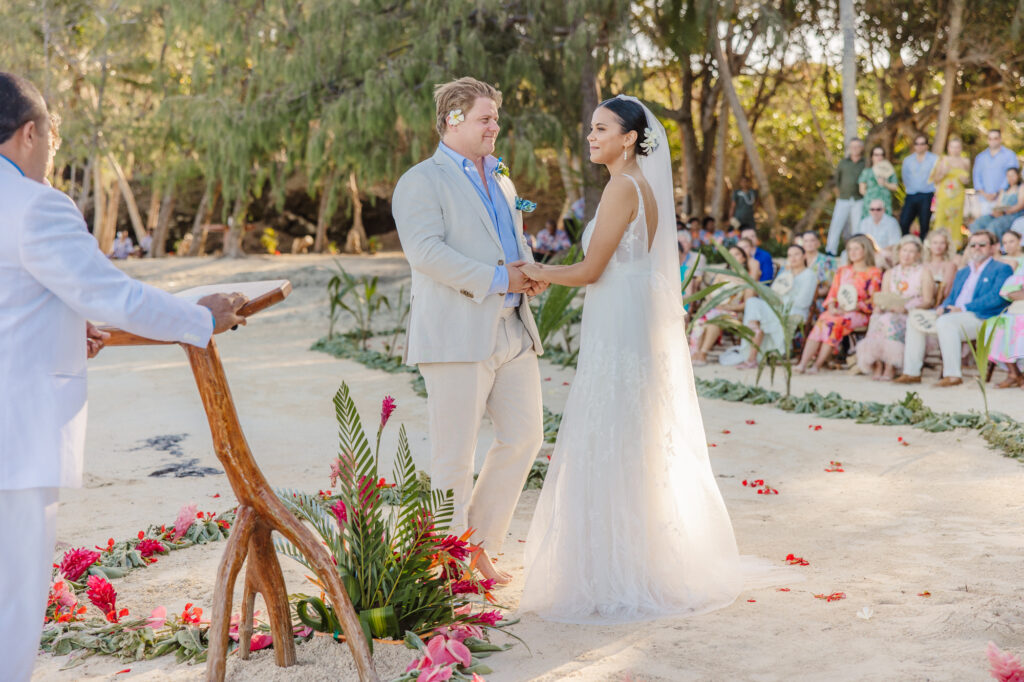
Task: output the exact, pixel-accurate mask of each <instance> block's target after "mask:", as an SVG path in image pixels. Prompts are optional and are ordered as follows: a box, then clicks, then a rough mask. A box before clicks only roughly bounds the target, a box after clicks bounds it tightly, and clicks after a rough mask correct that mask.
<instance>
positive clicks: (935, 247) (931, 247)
mask: <svg viewBox="0 0 1024 682" xmlns="http://www.w3.org/2000/svg"><path fill="white" fill-rule="evenodd" d="M924 265H925V267H926V268H928V271H929V272H930V273H931V277H932V279H933V280H935V300H936V301H944V300H946V297H947V296H949V292H950V290H951V289H952V288H953V278H954V277H956V254H955V253H954V252H953V246H952V244H950V237H949V233H948V232H946V231H945V230H941V231H940V230H932V231H931V232H929V233H928V236H927V237H925V240H924Z"/></svg>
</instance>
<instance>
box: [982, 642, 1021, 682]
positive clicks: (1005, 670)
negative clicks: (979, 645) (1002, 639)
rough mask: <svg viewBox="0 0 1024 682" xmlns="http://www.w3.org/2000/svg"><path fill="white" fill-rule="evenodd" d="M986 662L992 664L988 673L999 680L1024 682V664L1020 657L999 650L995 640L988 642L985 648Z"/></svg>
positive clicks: (1001, 681) (1003, 681) (1002, 681)
mask: <svg viewBox="0 0 1024 682" xmlns="http://www.w3.org/2000/svg"><path fill="white" fill-rule="evenodd" d="M985 654H986V655H987V656H988V662H989V664H990V665H991V666H992V671H991V672H990V674H991V675H992V678H993V679H996V680H999V682H1024V666H1021V662H1020V659H1019V658H1017V657H1016V656H1014V655H1013V654H1011V653H1010V652H1009V651H1001V650H1000V649H999V647H997V646H996V644H995V642H989V643H988V647H987V648H986V649H985Z"/></svg>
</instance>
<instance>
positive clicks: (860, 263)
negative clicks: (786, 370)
mask: <svg viewBox="0 0 1024 682" xmlns="http://www.w3.org/2000/svg"><path fill="white" fill-rule="evenodd" d="M846 253H847V255H848V256H849V258H850V264H849V265H844V266H842V267H841V268H839V270H837V271H836V276H835V278H833V280H832V287H831V288H830V289H829V290H828V296H827V297H826V298H825V312H823V313H822V314H821V316H820V317H819V318H818V321H817V322H815V323H814V329H812V330H811V333H810V334H809V335H808V337H807V343H806V344H805V345H804V352H803V355H802V356H801V357H800V364H798V365H797V366H796V368H795V369H796V371H797V372H799V373H801V374H802V373H804V372H807V373H808V374H814V373H816V372H818V370H820V369H821V368H822V367H823V366H824V365H825V363H826V362H828V359H829V357H830V356H831V355H832V353H833V352H834V351H835V349H836V348H837V347H838V346H839V343H840V342H841V341H842V340H843V339H845V338H846V337H847V336H849V335H850V334H851V333H852V332H853V330H854V329H857V328H859V327H865V326H867V324H868V320H869V319H870V317H871V311H872V301H871V298H872V297H873V296H874V295H875V292H876V291H878V290H879V288H880V287H881V286H882V271H881V270H879V269H878V268H877V267H875V247H874V244H873V243H872V241H871V239H870V238H868V237H865V236H864V235H861V234H859V235H857V236H855V237H852V238H851V239H850V241H848V242H847V243H846ZM848 285H849V286H852V287H854V289H855V290H856V292H857V293H856V295H857V300H856V303H855V304H854V306H853V308H852V309H849V310H844V309H842V308H841V307H840V306H839V294H840V290H841V289H842V288H844V287H846V286H848ZM812 363H813V364H812ZM808 365H810V366H808Z"/></svg>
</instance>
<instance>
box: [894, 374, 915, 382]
mask: <svg viewBox="0 0 1024 682" xmlns="http://www.w3.org/2000/svg"><path fill="white" fill-rule="evenodd" d="M892 383H894V384H919V383H921V375H917V376H916V377H914V376H910V375H909V374H901V375H899V376H898V377H896V378H895V379H893V380H892Z"/></svg>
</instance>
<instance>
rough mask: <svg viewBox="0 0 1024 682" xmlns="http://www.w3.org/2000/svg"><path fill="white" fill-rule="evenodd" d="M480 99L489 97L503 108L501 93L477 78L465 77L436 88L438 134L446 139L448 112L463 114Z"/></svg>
mask: <svg viewBox="0 0 1024 682" xmlns="http://www.w3.org/2000/svg"><path fill="white" fill-rule="evenodd" d="M478 97H487V98H488V99H492V100H494V103H495V104H496V105H497V106H498V108H499V109H500V108H501V91H500V90H498V89H497V88H495V87H494V86H493V85H489V84H487V83H484V82H483V81H478V80H477V79H475V78H471V77H469V76H464V77H462V78H460V79H458V80H454V81H450V82H448V83H440V84H438V85H435V86H434V104H435V106H436V108H437V121H436V123H437V134H438V135H440V136H441V137H444V133H445V130H447V129H448V122H447V121H446V120H445V119H447V118H448V112H450V111H453V110H455V109H462V113H463V114H468V113H469V110H470V109H472V108H473V105H474V104H476V100H477V98H478Z"/></svg>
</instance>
